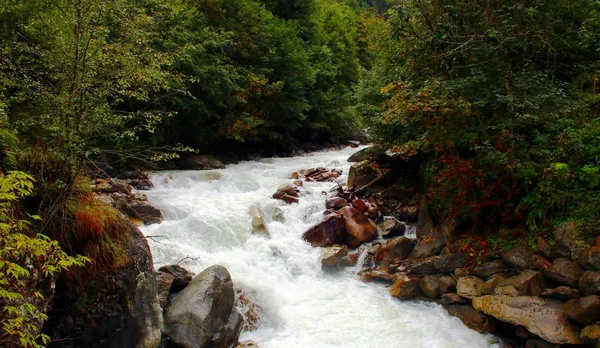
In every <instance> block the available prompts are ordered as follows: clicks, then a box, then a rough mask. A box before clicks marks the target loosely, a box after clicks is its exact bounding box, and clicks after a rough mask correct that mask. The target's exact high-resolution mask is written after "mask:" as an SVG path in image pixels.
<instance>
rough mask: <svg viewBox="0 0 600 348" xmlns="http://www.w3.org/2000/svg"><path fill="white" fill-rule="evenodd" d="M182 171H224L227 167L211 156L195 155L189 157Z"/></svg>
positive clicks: (183, 164)
mask: <svg viewBox="0 0 600 348" xmlns="http://www.w3.org/2000/svg"><path fill="white" fill-rule="evenodd" d="M181 168H182V169H188V170H210V169H223V168H225V165H224V164H223V163H222V162H221V161H219V160H217V159H216V158H214V157H213V156H210V155H194V156H190V157H188V158H187V159H186V160H185V161H184V162H183V163H182V164H181Z"/></svg>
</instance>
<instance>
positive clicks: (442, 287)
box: [419, 274, 456, 299]
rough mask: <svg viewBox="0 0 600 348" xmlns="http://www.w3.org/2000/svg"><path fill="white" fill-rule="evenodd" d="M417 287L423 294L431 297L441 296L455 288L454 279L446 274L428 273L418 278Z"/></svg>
mask: <svg viewBox="0 0 600 348" xmlns="http://www.w3.org/2000/svg"><path fill="white" fill-rule="evenodd" d="M419 287H420V288H421V291H423V293H424V294H425V296H427V297H429V298H431V299H437V298H441V297H442V295H443V294H445V293H448V292H452V291H453V290H455V289H456V280H454V278H452V277H450V276H446V275H440V274H436V275H428V276H425V277H423V278H421V280H419Z"/></svg>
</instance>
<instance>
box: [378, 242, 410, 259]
mask: <svg viewBox="0 0 600 348" xmlns="http://www.w3.org/2000/svg"><path fill="white" fill-rule="evenodd" d="M414 247H415V241H414V240H413V239H410V238H406V237H397V238H394V239H392V240H390V241H389V242H388V243H387V244H386V245H384V246H383V247H381V248H380V249H379V250H378V251H377V254H375V263H376V264H381V263H382V262H387V263H388V264H390V263H392V262H394V261H396V260H405V259H406V258H408V256H409V255H410V253H411V251H412V250H413V248H414Z"/></svg>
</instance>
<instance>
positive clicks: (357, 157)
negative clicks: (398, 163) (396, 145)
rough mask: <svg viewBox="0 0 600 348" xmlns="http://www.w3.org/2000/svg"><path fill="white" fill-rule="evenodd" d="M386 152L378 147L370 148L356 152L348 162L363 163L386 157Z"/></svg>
mask: <svg viewBox="0 0 600 348" xmlns="http://www.w3.org/2000/svg"><path fill="white" fill-rule="evenodd" d="M384 154H385V150H384V149H382V148H380V147H377V146H369V147H367V148H364V149H362V150H360V151H357V152H355V153H354V154H353V155H352V156H350V157H349V158H348V162H350V163H356V162H362V161H366V160H370V159H374V158H376V157H378V156H381V155H384Z"/></svg>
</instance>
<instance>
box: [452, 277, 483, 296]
mask: <svg viewBox="0 0 600 348" xmlns="http://www.w3.org/2000/svg"><path fill="white" fill-rule="evenodd" d="M484 284H485V283H484V281H483V280H481V278H478V277H463V278H460V279H458V283H457V284H456V292H457V293H458V294H459V295H460V296H462V297H464V298H468V299H473V298H475V297H479V296H481V294H482V292H483V285H484Z"/></svg>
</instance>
